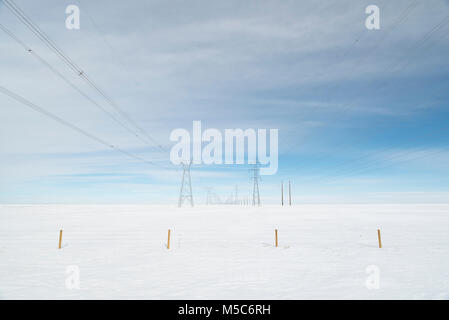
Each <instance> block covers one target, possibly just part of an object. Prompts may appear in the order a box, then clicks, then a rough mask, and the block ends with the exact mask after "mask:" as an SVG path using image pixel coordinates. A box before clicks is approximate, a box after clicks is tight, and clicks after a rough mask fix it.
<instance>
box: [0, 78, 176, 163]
mask: <svg viewBox="0 0 449 320" xmlns="http://www.w3.org/2000/svg"><path fill="white" fill-rule="evenodd" d="M0 92H1V93H3V94H5V95H6V96H9V97H10V98H12V99H13V100H15V101H17V102H19V103H21V104H23V105H25V106H27V107H29V108H31V109H33V110H34V111H36V112H39V113H41V114H43V115H45V116H46V117H48V118H50V119H52V120H54V121H56V122H58V123H60V124H62V125H63V126H65V127H68V128H70V129H72V130H73V131H76V132H78V133H80V134H82V135H84V136H86V137H87V138H89V139H91V140H93V141H95V142H97V143H100V144H102V145H104V146H106V147H108V148H111V149H114V150H116V151H119V152H121V153H123V154H125V155H127V156H128V157H131V158H133V159H135V160H139V161H141V162H144V163H146V164H149V165H152V166H159V167H162V168H164V169H168V168H167V167H164V166H161V165H159V164H157V163H155V162H153V161H149V160H146V159H144V158H142V157H140V156H138V155H135V154H133V153H131V152H128V151H126V150H124V149H122V148H120V147H117V146H115V145H113V144H111V143H109V142H107V141H106V140H103V139H101V138H99V137H97V136H95V135H93V134H91V133H89V132H87V131H86V130H83V129H81V128H80V127H78V126H76V125H74V124H72V123H70V122H69V121H67V120H64V119H63V118H60V117H58V116H57V115H55V114H53V113H51V112H50V111H48V110H46V109H44V108H42V107H40V106H38V105H36V104H34V103H32V102H30V101H28V100H27V99H25V98H24V97H22V96H21V95H19V94H16V93H14V92H12V91H10V90H8V89H6V88H5V87H3V86H0Z"/></svg>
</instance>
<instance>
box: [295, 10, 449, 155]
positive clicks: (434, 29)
mask: <svg viewBox="0 0 449 320" xmlns="http://www.w3.org/2000/svg"><path fill="white" fill-rule="evenodd" d="M447 21H449V15H447V16H446V17H445V18H444V19H443V20H441V21H440V22H439V23H438V24H436V25H435V26H434V27H432V28H431V30H429V31H428V32H426V33H425V34H424V36H423V37H421V38H420V39H419V40H418V41H417V42H416V43H415V44H414V45H413V46H412V48H410V49H416V48H419V47H420V46H421V45H422V44H423V43H425V42H426V41H427V40H429V39H430V38H431V37H432V36H433V35H434V34H435V32H437V31H439V30H440V29H441V28H442V27H443V26H444V24H445V23H446V22H447ZM407 52H410V50H407ZM403 61H404V60H403V59H399V60H398V61H397V63H396V65H394V67H397V66H398V65H400V64H401V63H402V62H403ZM405 66H406V65H405ZM405 66H404V65H403V67H402V68H404V67H405ZM392 68H393V66H392V65H389V66H388V68H386V70H391V69H392ZM402 68H401V69H402ZM398 71H399V70H396V71H395V72H398ZM382 85H384V86H385V83H381V85H380V86H377V88H376V89H379V88H380V87H381V86H382ZM353 104H354V103H350V104H347V105H345V106H344V108H346V109H347V108H348V107H350V106H351V105H353ZM342 109H343V108H342ZM360 139H361V136H355V138H354V139H352V141H351V142H355V141H357V140H360ZM347 142H348V141H344V142H341V143H339V144H337V145H335V147H337V146H341V145H343V144H344V143H347ZM290 149H291V148H290ZM326 157H327V153H325V154H324V155H323V156H321V157H319V158H318V159H316V160H315V163H316V161H319V160H321V159H325V158H326Z"/></svg>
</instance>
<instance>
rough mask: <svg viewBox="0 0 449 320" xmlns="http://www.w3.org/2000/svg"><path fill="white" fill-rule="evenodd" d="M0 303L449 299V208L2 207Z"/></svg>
mask: <svg viewBox="0 0 449 320" xmlns="http://www.w3.org/2000/svg"><path fill="white" fill-rule="evenodd" d="M60 228H63V230H64V231H63V242H62V245H63V248H62V249H61V250H58V237H59V230H60ZM378 228H380V229H381V234H382V244H383V248H382V249H379V248H378V242H377V229H378ZM168 229H171V230H172V237H171V248H170V250H167V248H166V244H167V230H168ZM274 229H278V230H279V247H277V248H276V247H275V246H274ZM73 266H75V267H73ZM368 266H375V267H371V268H368ZM74 268H75V269H74ZM77 268H78V269H77ZM367 268H368V271H370V270H371V271H370V273H367ZM373 268H374V269H373ZM74 270H79V283H80V288H79V289H77V288H76V287H75V288H73V287H72V286H73V283H75V282H73V281H74V279H76V271H74ZM373 270H378V272H379V273H378V278H377V277H376V273H372V272H373ZM373 279H378V280H379V282H378V283H379V288H378V289H375V288H371V289H370V288H369V287H372V286H369V287H367V285H366V282H367V280H369V281H368V282H369V283H372V282H370V281H372V280H373ZM66 282H67V283H69V284H72V286H70V285H69V287H67V285H66ZM0 298H1V299H449V205H301V206H293V207H280V206H266V207H261V208H252V207H241V206H220V207H214V206H207V207H206V206H203V207H196V208H194V209H188V208H183V209H178V208H174V207H168V206H166V207H163V206H57V205H52V206H0Z"/></svg>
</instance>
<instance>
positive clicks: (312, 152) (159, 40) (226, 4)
mask: <svg viewBox="0 0 449 320" xmlns="http://www.w3.org/2000/svg"><path fill="white" fill-rule="evenodd" d="M13 2H14V3H15V4H16V5H17V6H18V7H19V8H21V9H22V10H23V11H24V12H25V13H26V14H27V16H28V17H29V18H30V19H31V20H32V21H33V22H34V23H35V24H36V25H38V26H39V28H40V29H41V30H43V31H44V32H45V34H46V35H47V36H48V37H49V38H50V39H51V40H52V41H53V42H54V43H55V44H56V45H57V46H58V48H60V49H61V50H62V51H63V52H64V53H65V54H66V55H67V56H69V57H70V59H71V60H73V61H74V62H75V63H76V65H78V66H79V67H80V68H81V69H82V70H83V72H85V73H86V74H87V75H88V76H89V78H90V79H92V80H93V81H94V82H95V83H96V84H97V85H98V86H99V87H100V88H101V90H102V91H103V92H105V93H106V94H107V96H108V97H111V99H112V100H113V101H114V102H115V103H116V105H117V106H119V107H120V110H122V111H123V112H125V113H126V115H127V116H128V117H129V118H130V119H132V121H133V123H135V124H137V125H138V126H139V127H140V128H142V129H143V130H144V131H145V133H146V134H148V135H150V136H151V137H152V139H154V140H155V141H156V142H157V143H158V144H159V145H161V146H162V148H158V147H157V146H156V145H155V144H154V143H148V142H145V143H144V142H143V141H142V139H139V138H137V137H136V136H135V135H133V134H131V133H130V132H129V131H127V130H126V129H124V128H123V127H122V126H120V125H119V124H118V123H117V122H116V121H114V120H113V119H111V118H110V117H109V116H108V114H113V115H114V117H115V118H116V119H120V122H121V123H125V122H126V120H125V119H124V118H123V117H122V115H121V114H120V113H117V111H116V110H115V109H114V108H113V107H111V105H109V104H108V103H107V102H106V101H105V100H104V99H103V98H102V97H101V96H100V95H99V94H98V92H96V91H94V90H92V88H91V87H89V86H88V85H87V84H86V83H85V82H83V81H82V80H81V79H80V77H79V75H77V74H76V73H74V72H73V71H72V70H71V69H70V68H68V67H67V65H66V64H64V63H63V62H62V61H61V60H60V59H59V58H58V56H57V55H55V54H54V53H53V52H52V51H51V50H49V49H48V48H47V47H46V46H45V45H44V43H43V42H42V41H41V40H40V39H39V38H38V37H36V36H35V35H34V34H33V33H32V32H31V31H30V30H29V29H27V27H26V26H25V25H24V24H23V23H22V22H21V21H20V20H18V19H17V17H16V16H14V15H13V14H12V13H11V11H10V10H9V9H8V8H7V7H6V6H5V4H4V3H3V1H0V23H1V24H2V25H4V26H5V27H6V28H8V29H9V30H10V31H12V32H13V33H14V34H15V35H16V36H17V38H19V39H20V40H21V41H22V42H23V43H25V44H26V45H27V46H28V47H30V48H32V49H33V51H34V52H35V53H37V54H39V56H41V57H42V58H43V59H45V61H47V62H48V63H49V64H50V65H51V66H52V67H53V68H54V69H56V70H58V72H60V73H61V74H63V75H64V76H65V77H66V78H67V79H69V80H70V81H72V82H73V83H74V84H75V85H76V87H77V88H79V89H81V90H82V91H83V92H85V93H86V94H87V95H88V96H89V97H91V99H92V100H94V101H95V102H96V103H97V104H99V105H101V106H102V107H103V108H104V109H106V110H107V111H108V114H105V113H104V112H102V111H101V110H100V109H98V108H97V107H96V106H95V105H94V104H92V103H91V102H89V101H88V100H87V99H86V98H85V97H83V96H82V95H80V94H79V92H77V91H76V90H74V89H73V88H72V87H70V86H69V85H67V83H65V82H64V81H62V80H61V79H60V78H59V77H58V76H56V75H55V74H54V73H52V71H50V70H49V68H48V67H46V66H45V65H44V64H42V63H41V62H40V61H39V60H37V59H36V58H35V57H34V56H33V55H31V54H30V53H29V52H27V51H26V50H24V48H23V47H21V46H20V45H18V44H17V43H16V42H14V40H12V39H11V38H10V37H9V36H8V35H7V34H6V33H5V32H3V31H2V30H0V86H1V87H4V88H7V89H8V90H10V91H12V92H14V93H16V94H19V95H20V96H22V97H24V98H25V99H27V100H29V101H31V102H33V103H34V104H36V105H38V106H39V107H41V108H44V109H45V110H48V111H49V112H51V113H52V114H55V115H57V116H58V117H60V118H63V119H64V120H66V121H68V122H70V123H71V124H73V125H76V126H77V127H79V128H81V129H82V130H85V131H86V132H89V133H91V134H93V135H95V136H96V137H99V138H101V139H102V140H104V141H107V142H108V143H110V144H113V145H114V146H117V147H119V148H121V149H122V150H125V151H126V152H128V153H132V154H134V155H137V156H138V157H140V158H142V159H145V160H148V161H151V162H152V163H153V164H149V163H146V162H143V161H139V160H137V159H135V158H131V157H128V156H126V155H125V154H123V153H121V152H118V151H117V150H112V149H111V148H108V147H107V146H105V145H102V144H100V143H98V142H96V141H93V140H91V139H88V138H87V137H86V136H83V135H81V134H80V133H79V132H76V131H73V130H71V129H69V128H67V127H65V126H62V125H61V124H60V123H58V122H55V121H54V120H52V119H50V118H48V117H45V116H44V115H42V114H40V113H37V112H36V111H34V110H32V109H30V108H28V107H27V106H24V105H23V104H20V103H18V102H17V101H14V100H13V99H11V98H10V97H8V96H6V95H4V94H3V93H1V92H0V121H1V126H0V203H2V204H46V203H58V204H59V203H62V204H65V203H67V204H93V203H99V204H109V203H110V204H134V203H135V204H173V205H175V204H176V203H177V199H178V196H179V189H180V185H181V177H182V169H181V168H180V167H179V166H178V167H177V166H174V165H172V164H171V163H170V161H169V150H170V148H172V146H173V145H174V144H175V143H174V142H172V141H170V139H169V137H170V133H171V132H172V131H173V130H174V129H176V128H185V129H186V130H189V131H192V122H193V121H195V120H200V121H201V122H202V126H203V128H204V129H206V128H217V129H219V130H224V129H226V128H242V129H247V128H254V129H263V128H265V129H270V128H275V129H278V130H279V140H278V144H279V168H278V171H277V173H276V174H275V175H270V176H263V177H262V178H261V181H260V192H261V200H262V204H275V203H279V202H280V184H281V181H284V182H286V181H288V180H290V181H291V183H292V191H293V202H294V203H298V204H299V203H415V202H425V203H441V202H449V167H448V165H447V164H448V163H449V148H448V147H449V144H448V142H449V141H448V135H447V132H448V131H447V129H448V124H447V123H448V121H447V120H448V119H449V109H448V107H449V103H448V98H449V94H448V92H449V90H448V88H449V64H448V63H447V62H448V56H449V18H447V17H448V15H449V1H446V0H429V1H425V2H424V1H415V0H397V1H371V0H370V1H360V0H339V1H312V0H305V1H263V0H259V1H233V0H230V1H206V0H201V1H200V0H191V1H174V0H170V1H167V0H164V1H149V0H145V1H144V0H142V1H138V0H129V1H126V2H121V1H103V0H101V1H100V0H99V1H86V0H83V1H75V0H71V1H60V0H42V1H39V2H37V1H31V0H14V1H13ZM372 4H375V5H377V6H378V7H379V9H380V29H379V30H368V29H367V28H366V27H365V20H366V18H367V16H368V15H367V14H366V13H365V8H366V7H367V6H368V5H372ZM68 5H77V6H78V7H79V8H80V29H79V30H69V29H67V28H66V26H65V20H66V17H67V15H66V13H65V11H66V7H67V6H68ZM128 125H129V124H128ZM140 137H142V135H141V136H140ZM249 168H250V166H248V165H226V166H220V165H213V166H207V165H198V166H193V167H192V168H191V176H192V187H193V196H194V200H195V203H196V204H204V203H205V201H206V195H207V192H208V191H207V190H210V192H212V193H213V194H215V195H216V196H217V197H219V198H220V199H221V200H222V201H225V200H226V199H228V198H229V199H230V198H231V195H232V194H233V193H234V192H235V188H236V186H237V188H238V196H239V198H240V199H244V198H247V197H250V195H251V192H252V182H251V176H250V175H251V173H250V172H249V171H248V169H249Z"/></svg>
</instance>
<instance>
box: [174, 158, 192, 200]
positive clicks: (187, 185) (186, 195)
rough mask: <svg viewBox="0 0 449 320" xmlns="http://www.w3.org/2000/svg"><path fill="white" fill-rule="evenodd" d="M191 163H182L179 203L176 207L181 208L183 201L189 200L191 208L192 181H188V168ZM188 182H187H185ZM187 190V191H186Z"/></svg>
mask: <svg viewBox="0 0 449 320" xmlns="http://www.w3.org/2000/svg"><path fill="white" fill-rule="evenodd" d="M191 164H192V161H191V160H190V161H189V163H187V164H185V163H183V164H182V166H183V172H182V182H181V190H180V191H179V201H178V207H180V208H181V207H182V204H183V203H184V200H185V199H189V200H190V205H191V206H192V207H193V196H192V180H191V179H190V166H191ZM186 180H188V181H186ZM186 189H187V190H186Z"/></svg>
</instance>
